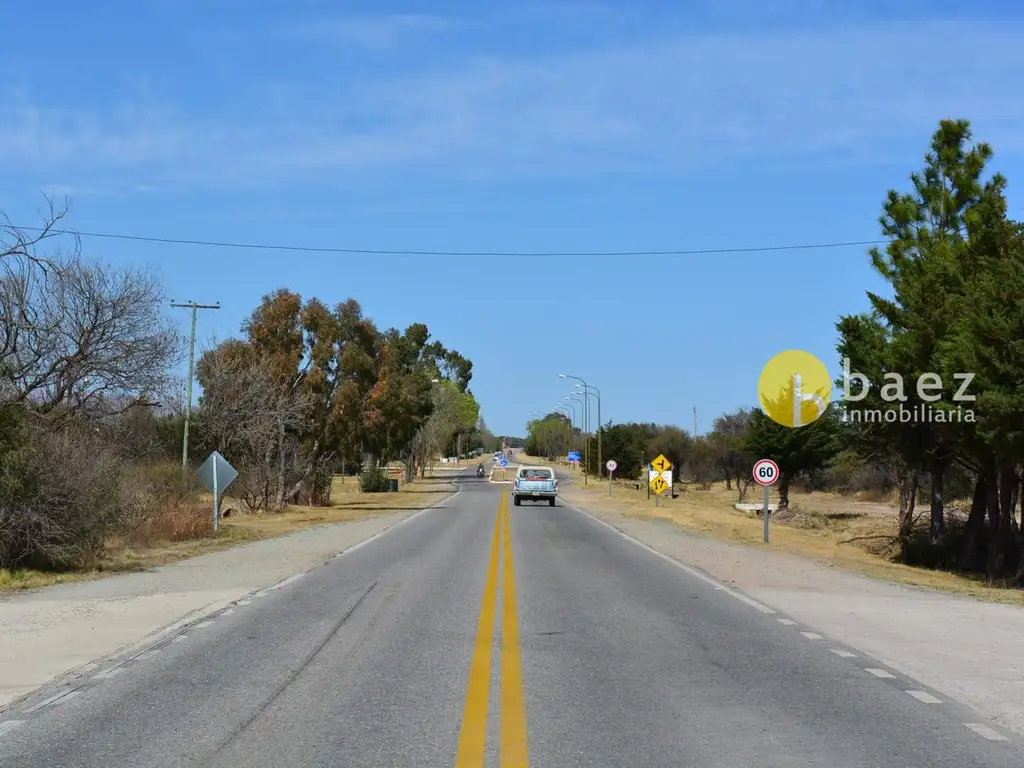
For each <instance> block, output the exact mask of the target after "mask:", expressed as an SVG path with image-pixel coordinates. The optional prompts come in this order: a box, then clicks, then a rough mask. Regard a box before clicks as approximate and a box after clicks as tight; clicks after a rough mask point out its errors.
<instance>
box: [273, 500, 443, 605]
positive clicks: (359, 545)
mask: <svg viewBox="0 0 1024 768" xmlns="http://www.w3.org/2000/svg"><path fill="white" fill-rule="evenodd" d="M460 493H462V484H461V483H460V484H459V489H458V490H457V491H456V492H455V493H453V494H452V495H451V496H448V497H447V498H445V499H442V500H441V501H439V502H437V504H434V505H433V506H431V507H427V508H426V509H421V510H420V511H419V512H416V513H414V514H411V515H409V516H408V517H406V518H404V519H402V520H399V521H398V522H397V523H395V524H394V525H390V526H388V527H387V528H385V529H384V530H383V531H378V532H377V533H375V534H373V536H371V537H370V538H368V539H363V540H362V541H360V542H358V543H356V544H353V545H352V546H351V547H349V548H348V549H343V550H342V551H341V552H339V553H338V554H336V555H335V556H334V557H332V558H331V560H337V559H338V558H339V557H344V556H345V555H347V554H349V553H350V552H355V551H356V550H357V549H362V548H363V547H365V546H366V545H367V544H369V543H370V542H371V541H376V540H377V539H379V538H380V537H381V536H383V535H384V534H386V533H390V532H391V531H393V530H395V529H396V528H398V527H400V526H403V525H405V524H406V523H408V522H410V521H412V520H415V519H416V518H417V517H419V516H420V515H425V514H426V513H427V512H432V511H433V510H435V509H437V508H438V507H440V506H441V505H442V504H444V503H445V502H446V501H451V500H452V499H454V498H455V497H456V496H458V495H459V494H460ZM257 596H259V595H257Z"/></svg>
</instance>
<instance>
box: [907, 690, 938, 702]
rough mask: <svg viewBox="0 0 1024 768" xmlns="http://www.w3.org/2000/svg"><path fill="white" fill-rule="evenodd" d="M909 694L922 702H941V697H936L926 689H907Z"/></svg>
mask: <svg viewBox="0 0 1024 768" xmlns="http://www.w3.org/2000/svg"><path fill="white" fill-rule="evenodd" d="M907 693H909V694H910V695H911V696H913V697H914V698H915V699H917V700H918V701H920V702H921V703H923V704H941V703H942V699H936V698H935V697H934V696H932V695H931V694H930V693H928V692H927V691H907Z"/></svg>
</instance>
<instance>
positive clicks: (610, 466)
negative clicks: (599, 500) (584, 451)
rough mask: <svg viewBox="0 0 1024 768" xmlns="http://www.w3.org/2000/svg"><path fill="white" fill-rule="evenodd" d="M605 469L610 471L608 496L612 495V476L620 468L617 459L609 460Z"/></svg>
mask: <svg viewBox="0 0 1024 768" xmlns="http://www.w3.org/2000/svg"><path fill="white" fill-rule="evenodd" d="M604 468H605V469H607V470H608V495H609V496H611V495H612V475H614V474H615V470H616V469H618V468H619V462H617V461H616V460H615V459H608V461H606V462H605V463H604Z"/></svg>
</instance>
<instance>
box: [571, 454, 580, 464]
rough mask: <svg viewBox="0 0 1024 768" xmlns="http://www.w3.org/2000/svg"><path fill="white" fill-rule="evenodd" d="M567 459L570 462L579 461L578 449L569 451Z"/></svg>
mask: <svg viewBox="0 0 1024 768" xmlns="http://www.w3.org/2000/svg"><path fill="white" fill-rule="evenodd" d="M568 460H569V461H570V462H576V463H577V464H578V463H579V461H580V452H579V451H569V456H568Z"/></svg>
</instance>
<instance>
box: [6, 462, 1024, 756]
mask: <svg viewBox="0 0 1024 768" xmlns="http://www.w3.org/2000/svg"><path fill="white" fill-rule="evenodd" d="M505 489H507V486H501V485H496V484H493V483H488V482H487V481H480V480H477V479H476V478H475V477H473V476H472V475H470V474H468V473H467V476H466V478H465V479H464V481H463V490H462V491H461V492H460V493H459V494H458V495H457V496H455V497H453V498H452V499H450V500H448V501H447V502H445V503H444V504H443V505H442V506H440V507H438V508H436V509H433V510H430V511H427V512H424V513H422V514H420V515H417V516H415V517H413V518H410V519H409V520H408V521H407V522H405V523H403V524H401V525H399V526H397V527H395V528H394V529H392V530H390V531H388V532H386V533H385V534H384V535H383V536H381V537H379V538H377V539H374V540H372V541H370V542H368V543H367V544H366V545H365V546H360V547H358V548H355V549H353V550H351V551H349V552H348V553H346V554H345V555H343V556H342V557H339V558H337V559H335V560H332V561H331V562H330V563H328V564H327V565H325V566H323V567H321V568H318V569H316V570H313V571H310V572H308V573H307V574H305V575H304V576H302V577H301V578H297V579H295V580H293V581H291V582H289V583H287V584H284V585H282V587H281V588H280V589H273V590H269V591H268V592H266V593H264V594H263V596H261V597H258V598H255V599H252V600H251V601H246V603H245V604H241V605H238V606H236V607H235V608H234V609H232V612H231V613H228V614H223V615H220V616H217V617H216V618H215V619H213V620H212V621H211V622H210V623H206V622H204V624H203V625H201V626H196V627H191V628H188V629H187V630H186V632H185V633H184V634H183V635H182V636H181V637H180V639H176V640H174V641H170V640H169V641H167V642H166V643H164V644H162V645H161V646H158V647H157V648H155V649H154V650H155V651H156V652H155V653H153V654H151V655H148V657H143V658H137V659H135V660H133V661H131V662H130V663H126V664H124V665H123V666H121V667H118V668H116V671H115V673H114V674H113V675H111V674H110V670H106V669H100V670H96V673H97V674H98V675H99V678H98V679H93V680H90V681H89V682H88V684H87V685H85V686H83V687H81V688H80V689H78V690H77V691H75V692H74V693H73V694H72V695H71V696H65V697H64V698H63V699H60V700H58V701H56V702H52V703H46V699H45V698H44V699H42V700H40V701H39V702H37V704H39V705H42V706H40V707H39V708H38V709H37V710H36V711H35V712H27V711H24V710H22V711H21V712H20V713H19V712H17V711H16V712H12V713H9V714H8V715H7V718H8V719H7V720H5V721H0V766H5V767H6V766H11V767H12V768H14V767H15V766H17V768H62V767H65V766H66V767H67V768H100V767H101V766H102V768H122V767H123V768H129V767H131V768H150V767H155V766H211V767H216V768H228V767H229V766H230V767H231V768H282V767H283V766H287V767H288V768H305V767H307V766H309V767H313V766H316V767H318V768H319V767H321V766H323V767H326V766H338V767H341V766H345V767H346V768H349V767H353V766H367V767H368V768H377V767H380V768H384V767H385V766H402V767H403V768H428V767H429V766H439V767H440V766H453V765H454V766H456V768H469V767H470V766H474V767H478V766H482V765H484V764H485V763H486V765H487V766H502V768H513V766H515V767H520V766H526V765H530V766H534V767H535V768H540V767H544V768H556V767H563V766H564V767H566V768H567V767H569V766H601V767H602V768H610V767H618V766H621V767H622V768H637V767H638V766H643V767H644V768H660V767H661V766H664V767H665V768H668V767H669V766H671V767H672V768H678V766H687V767H688V768H705V767H706V768H768V767H769V766H771V767H773V768H774V767H777V768H807V767H809V766H820V767H821V768H868V767H870V768H892V767H893V766H900V768H916V767H920V768H964V767H965V766H971V767H972V768H988V767H990V766H991V767H993V768H994V767H996V766H999V767H1000V768H1011V767H1012V768H1019V766H1020V765H1021V764H1022V754H1024V753H1022V751H1021V745H1020V744H1019V743H1018V742H1017V741H990V740H989V739H988V738H986V737H985V736H984V735H983V734H979V733H977V732H975V731H972V730H971V729H969V728H968V727H966V726H965V723H978V722H981V718H980V717H978V716H977V715H975V714H973V713H971V712H970V711H968V710H966V709H965V708H963V707H961V706H960V705H958V704H956V703H953V702H949V701H943V702H942V703H934V702H933V703H928V702H929V699H928V694H927V692H925V691H921V690H919V689H917V688H912V686H910V685H908V683H907V681H906V680H901V679H899V678H897V677H893V678H886V679H882V678H879V677H878V676H876V674H875V673H872V672H869V671H868V670H869V669H873V668H876V667H879V666H880V665H876V664H872V663H871V662H870V660H865V659H863V658H856V657H854V658H844V657H842V656H840V655H837V653H835V650H836V649H837V646H836V645H835V643H834V642H832V643H830V642H829V641H828V640H827V639H822V638H808V637H805V636H803V635H802V634H800V633H799V632H795V631H794V630H793V629H792V628H791V627H789V626H786V625H785V624H783V623H780V621H779V618H780V617H779V616H778V615H775V614H766V613H765V612H762V611H761V610H759V609H758V607H757V604H756V603H752V602H751V601H749V600H744V599H742V597H743V596H742V595H738V593H736V592H734V591H732V590H728V589H723V588H721V587H717V586H716V585H715V584H714V583H712V582H711V581H710V580H709V579H707V578H706V577H701V576H700V575H699V574H696V573H694V572H692V571H688V570H686V569H683V568H680V567H678V566H676V565H675V564H673V563H671V562H668V561H667V560H666V559H665V558H664V557H660V556H658V555H656V554H654V553H652V552H651V551H649V550H647V549H644V548H642V547H640V546H638V545H637V544H636V543H634V542H632V541H630V540H627V539H626V538H624V537H623V536H621V535H619V534H617V533H616V532H614V531H612V530H611V529H609V528H608V527H607V526H605V525H604V524H602V523H600V522H598V521H596V520H594V519H593V518H591V517H589V516H586V515H584V514H582V513H580V512H578V511H575V510H572V509H569V508H566V507H564V506H558V507H555V508H550V507H548V506H547V505H546V504H545V505H540V504H538V505H530V504H526V505H524V506H522V507H513V506H511V505H510V504H508V503H507V502H505V501H502V498H503V496H504V492H505ZM509 534H510V538H509ZM510 585H514V589H512V588H510ZM908 689H913V690H914V691H915V692H914V693H913V694H908V692H907V690H908ZM919 693H920V694H924V695H923V696H919V695H918V694H919Z"/></svg>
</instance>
